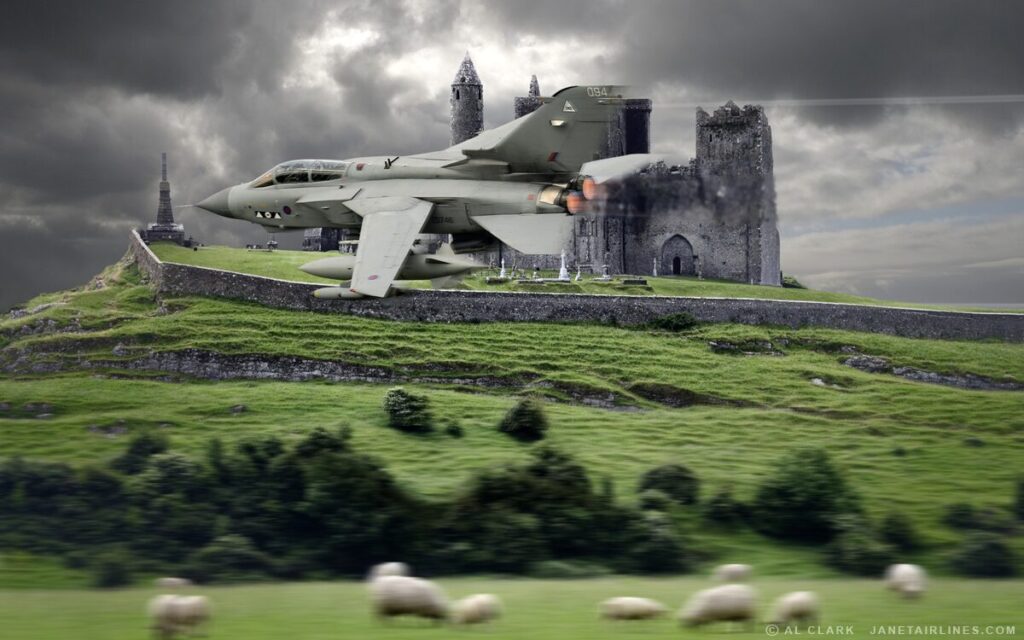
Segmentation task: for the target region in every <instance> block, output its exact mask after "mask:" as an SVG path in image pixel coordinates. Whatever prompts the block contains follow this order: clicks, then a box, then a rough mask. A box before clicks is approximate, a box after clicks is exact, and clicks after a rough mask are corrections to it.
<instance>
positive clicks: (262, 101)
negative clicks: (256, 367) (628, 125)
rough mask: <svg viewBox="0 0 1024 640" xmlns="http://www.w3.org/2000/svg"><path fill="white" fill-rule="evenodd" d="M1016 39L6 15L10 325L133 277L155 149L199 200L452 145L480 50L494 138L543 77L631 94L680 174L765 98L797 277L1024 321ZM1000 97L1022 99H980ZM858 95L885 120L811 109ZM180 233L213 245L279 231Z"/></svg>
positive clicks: (237, 10)
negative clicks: (467, 61)
mask: <svg viewBox="0 0 1024 640" xmlns="http://www.w3.org/2000/svg"><path fill="white" fill-rule="evenodd" d="M1022 25H1024V6H1022V5H1019V4H1017V3H1010V2H990V1H977V0H975V1H970V2H968V1H956V2H954V1H948V0H942V1H908V2H899V3H893V2H882V1H880V0H869V1H866V2H865V1H852V0H850V1H843V2H828V3H824V2H817V1H811V0H804V1H798V0H776V1H773V2H744V1H725V2H722V1H719V2H644V3H628V2H624V1H617V0H616V1H611V0H603V1H595V0H589V1H586V2H584V1H569V2H559V3H550V2H547V3H546V2H539V1H538V2H533V1H524V2H471V1H469V0H466V1H464V2H459V1H455V0H450V1H441V2H430V1H427V0H405V1H401V0H382V1H373V2H370V1H367V2H326V1H304V2H289V3H280V2H278V3H271V2H266V1H257V2H245V1H242V0H237V1H236V0H217V1H205V2H200V1H187V2H175V3H170V2H162V3H156V2H153V3H150V2H130V1H113V0H111V1H95V2H89V3H82V2H70V1H69V2H43V3H20V4H17V5H12V6H11V7H8V8H5V12H4V19H3V20H2V21H0V36H2V37H0V113H2V114H3V118H4V125H3V127H2V128H0V270H2V273H3V280H2V282H3V286H2V289H0V308H5V307H7V306H10V305H12V304H15V303H17V302H20V301H23V300H25V299H26V298H28V297H30V296H31V295H32V294H34V293H37V292H39V291H44V290H52V289H58V288H62V287H66V286H72V285H75V284H80V283H81V282H83V281H85V280H87V279H88V277H89V276H90V275H91V274H93V273H95V272H97V271H98V270H99V269H101V268H102V267H103V266H104V265H106V264H109V263H110V262H113V261H114V260H116V259H117V258H118V257H119V256H120V254H121V253H122V252H123V251H124V248H125V236H126V234H127V231H128V230H129V229H130V228H132V227H134V226H139V225H141V224H144V223H145V222H147V221H150V220H152V219H153V217H154V215H155V210H156V200H157V193H156V186H157V180H158V179H159V155H160V152H161V151H167V152H168V154H169V156H170V163H171V176H170V177H171V185H172V196H173V198H174V202H175V204H176V205H178V206H179V207H181V206H182V205H187V204H188V203H191V202H196V201H198V200H199V199H201V198H203V197H205V196H206V195H209V194H210V193H213V192H214V191H216V190H218V189H220V188H221V187H223V186H225V185H227V184H233V183H237V182H239V181H242V180H245V179H248V178H251V177H254V176H255V175H257V174H259V173H260V172H261V171H263V170H265V169H266V168H268V167H270V166H272V165H273V164H276V163H277V162H279V161H281V160H284V159H288V158H294V157H337V158H344V157H351V156H356V155H368V154H377V153H381V154H383V153H393V152H401V153H411V152H417V151H425V150H430V149H433V148H440V147H443V146H445V145H446V143H447V140H448V103H447V92H448V84H449V83H450V82H451V79H452V74H453V73H454V71H455V69H456V68H457V66H458V63H459V61H460V60H461V58H462V56H463V55H464V53H465V52H466V51H467V50H468V51H469V52H470V53H471V54H472V56H473V58H474V61H475V62H476V65H477V69H478V71H479V73H480V76H481V78H482V80H483V82H484V101H485V113H486V125H487V126H494V125H497V124H500V123H502V122H504V121H506V120H507V119H509V118H510V117H511V99H512V97H513V96H515V95H520V94H522V93H524V92H525V90H526V87H527V83H528V80H529V76H530V74H531V73H536V74H538V76H539V77H540V81H541V88H542V90H543V91H545V92H552V91H554V90H556V89H558V88H560V87H561V86H565V85H568V84H577V83H580V82H589V81H612V82H627V83H629V84H632V85H634V86H636V87H638V88H640V89H641V90H642V91H644V92H645V93H647V94H648V95H650V96H651V97H652V98H653V99H654V101H655V107H654V115H653V123H652V126H653V136H652V137H653V143H654V146H655V149H656V150H658V151H662V152H666V153H669V154H671V155H674V156H677V157H679V158H680V159H686V158H687V157H689V156H690V155H692V153H693V127H694V123H693V105H694V104H695V103H701V104H706V105H707V106H709V107H713V106H714V104H715V102H720V101H724V100H725V99H728V98H735V99H737V100H741V101H742V100H748V101H765V102H766V103H767V104H768V105H769V106H768V115H769V119H770V121H771V123H772V125H773V130H774V140H775V158H776V182H777V188H778V192H779V213H780V220H781V227H782V233H783V241H782V246H783V268H784V270H785V271H786V272H787V273H788V272H792V273H793V274H794V275H796V276H797V277H801V278H804V279H806V280H807V281H808V282H809V283H810V284H815V285H818V286H828V287H831V288H834V289H838V290H847V291H857V292H860V293H865V294H870V295H883V296H895V297H901V298H903V299H912V300H931V301H938V302H1016V303H1024V291H1022V288H1021V285H1020V283H1021V281H1022V279H1021V277H1020V276H1021V275H1022V272H1021V269H1022V267H1021V258H1022V253H1021V249H1020V248H1019V247H1020V246H1021V245H1024V237H1022V235H1021V234H1022V228H1021V225H1020V221H1021V219H1022V217H1024V180H1022V179H1021V177H1020V169H1019V168H1020V167H1021V166H1024V144H1022V143H1024V102H1019V101H1016V100H1014V99H1013V96H1020V95H1024V73H1022V70H1024V38H1021V37H1020V29H1021V26H1022ZM995 95H998V96H1010V98H1009V99H1008V100H1004V101H1003V102H1001V103H992V104H989V103H986V102H985V99H984V96H995ZM908 96H909V97H914V96H921V97H942V96H952V97H957V96H960V97H964V96H966V97H975V98H977V97H979V96H980V97H981V98H980V101H979V102H977V103H974V104H947V103H945V102H943V101H942V100H938V101H931V103H928V104H913V102H912V101H911V104H904V103H905V102H906V101H905V100H903V99H904V98H906V97H908ZM843 99H851V100H853V101H856V100H860V101H863V102H866V104H861V105H860V106H835V105H833V106H810V102H809V101H820V100H843ZM897 99H898V100H897ZM779 100H789V101H791V103H790V106H785V103H782V104H779V103H775V102H774V101H779ZM792 105H796V106H792ZM176 215H177V217H178V218H179V221H181V222H183V223H184V224H185V225H186V228H187V230H188V231H189V232H190V233H192V234H194V235H195V236H196V237H197V238H200V239H201V240H203V241H204V242H207V243H230V244H241V243H244V242H252V241H263V240H264V239H265V238H266V235H265V233H264V232H263V231H262V230H260V229H258V228H255V227H253V226H251V225H245V224H244V223H241V222H230V221H225V220H222V219H219V218H216V217H214V216H209V215H206V214H204V213H201V212H198V211H197V210H195V209H191V208H187V207H183V208H179V209H177V211H176ZM922 225H925V226H922ZM925 232H927V233H925ZM922 237H927V238H930V239H933V240H934V242H929V243H922V242H921V241H920V239H921V238H922ZM881 238H884V239H885V240H886V241H885V242H881V241H880V239H881ZM279 239H281V240H283V243H284V244H286V245H287V244H291V245H293V246H294V245H295V244H297V239H296V238H295V237H291V238H288V237H285V236H281V237H280V238H279ZM968 239H969V241H968ZM822 243H827V246H829V247H830V248H831V249H830V250H829V251H827V252H825V253H822V250H821V247H822ZM937 247H938V248H937ZM825 263H834V264H832V266H830V265H829V264H825ZM978 265H985V266H978ZM940 266H941V268H940Z"/></svg>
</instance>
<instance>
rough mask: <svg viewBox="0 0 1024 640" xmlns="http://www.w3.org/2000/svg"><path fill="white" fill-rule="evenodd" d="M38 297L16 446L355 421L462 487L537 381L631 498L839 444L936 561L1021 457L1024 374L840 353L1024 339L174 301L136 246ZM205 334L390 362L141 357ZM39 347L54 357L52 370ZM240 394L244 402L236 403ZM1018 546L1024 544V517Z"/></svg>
mask: <svg viewBox="0 0 1024 640" xmlns="http://www.w3.org/2000/svg"><path fill="white" fill-rule="evenodd" d="M161 251H163V250H162V249H161ZM165 255H166V254H165ZM196 255H199V256H209V255H213V254H212V253H207V252H203V251H200V252H196ZM275 255H277V254H275ZM280 255H285V254H283V253H282V254H280ZM303 257H305V254H303ZM778 291H787V292H790V291H799V290H778ZM26 308H27V309H30V310H31V312H29V313H26V314H24V315H20V316H19V317H8V318H5V319H3V320H0V367H3V368H5V369H6V370H7V371H8V373H6V374H0V375H2V376H3V377H0V403H6V404H7V405H8V407H9V408H8V409H7V410H5V411H2V412H0V433H2V436H3V437H2V438H0V457H10V456H24V457H29V458H38V459H46V460H60V461H68V462H72V463H76V464H80V463H86V462H92V461H102V460H106V459H109V458H111V457H113V456H114V455H116V454H117V453H119V452H120V451H121V450H122V449H123V448H124V446H125V442H126V441H127V439H128V437H130V435H131V434H133V433H136V432H138V431H140V430H142V429H144V428H146V427H155V428H158V429H160V430H162V431H163V432H165V433H167V434H169V436H170V438H171V441H172V443H173V446H174V447H175V449H178V450H182V451H185V452H199V451H201V450H202V448H203V447H204V446H205V444H206V442H207V441H208V439H209V438H210V437H211V436H214V435H216V436H219V437H221V438H222V439H224V440H225V441H227V442H232V441H235V440H237V439H239V438H242V437H245V436H247V435H252V434H258V433H273V434H276V435H279V436H280V437H282V438H284V439H286V440H288V441H296V440H298V439H299V438H300V437H301V436H302V435H303V434H305V433H307V432H308V431H309V430H310V429H312V428H314V427H318V426H323V427H328V428H332V429H333V428H334V427H336V426H337V425H340V424H344V425H349V426H350V427H351V428H352V429H353V434H354V436H353V442H354V445H355V447H356V448H357V449H358V450H360V451H365V452H367V453H370V454H373V455H374V456H377V457H378V458H379V459H381V460H382V461H384V462H385V463H386V465H387V466H388V468H389V469H390V470H391V471H392V472H393V473H394V474H395V475H396V476H397V478H398V480H399V482H400V483H402V484H403V485H404V486H406V487H408V488H409V489H411V490H412V491H414V492H416V493H419V494H421V495H424V496H427V497H431V498H449V497H451V496H452V495H454V493H455V492H457V491H458V490H459V488H460V487H461V486H463V485H464V484H465V483H466V482H467V481H468V480H469V478H470V477H471V475H472V474H473V473H474V472H475V471H476V470H479V469H481V468H485V467H488V466H491V465H495V464H499V463H502V462H506V461H517V460H523V459H525V458H526V456H527V451H528V446H526V445H522V444H519V443H516V442H514V441H512V440H510V439H509V438H507V437H506V436H504V435H502V434H500V433H498V432H497V431H496V429H495V425H496V424H497V423H498V421H499V419H500V418H501V416H502V415H503V413H504V412H505V411H506V410H507V409H508V408H509V407H510V406H511V405H512V404H513V403H514V401H515V397H516V396H519V395H522V394H527V393H530V394H539V395H541V396H543V397H545V398H546V399H547V402H546V411H547V413H548V416H549V418H550V421H551V423H552V428H551V431H550V435H549V437H548V439H547V441H548V442H550V443H552V444H554V445H556V446H558V447H560V448H562V449H563V450H565V451H567V452H569V453H571V454H572V455H574V456H575V457H577V458H578V459H579V460H580V461H581V462H582V463H583V464H584V465H585V466H586V467H587V469H588V470H589V471H590V473H591V475H592V476H593V477H594V478H595V479H598V478H601V477H609V478H610V479H612V480H613V481H614V484H615V487H616V490H617V493H618V495H619V496H620V498H621V499H623V500H626V501H629V502H632V501H635V493H634V490H635V486H636V482H637V478H638V477H639V475H640V474H641V473H642V472H644V471H645V470H647V469H649V468H651V467H653V466H655V465H658V464H662V463H665V462H679V463H682V464H685V465H686V466H688V467H690V468H691V469H692V470H693V471H694V472H695V473H696V474H697V476H698V477H699V479H700V480H701V483H702V491H701V493H702V495H703V496H708V495H711V494H712V493H713V492H714V491H716V490H717V489H720V488H722V487H725V486H727V485H728V486H732V487H734V489H735V492H736V495H737V497H739V498H740V499H748V498H750V497H751V496H752V495H753V492H754V489H755V487H756V485H757V483H758V482H759V481H761V480H762V479H763V478H764V477H765V476H766V475H767V474H768V473H769V472H771V471H772V470H773V469H774V468H775V462H776V461H777V460H778V459H779V458H780V456H782V455H783V454H785V453H786V452H788V451H790V450H792V449H794V448H797V447H803V446H820V447H824V448H826V449H827V450H828V451H829V452H830V453H831V455H832V457H833V459H834V460H836V462H837V463H838V464H839V465H840V466H841V467H842V468H843V470H844V471H846V472H847V474H848V475H849V478H850V480H851V482H852V484H853V485H854V487H855V488H856V490H857V491H858V492H860V493H861V494H862V496H863V499H864V503H865V506H866V508H867V510H868V512H869V514H870V515H871V516H872V517H874V518H876V519H877V518H881V517H882V516H884V515H885V514H887V513H890V512H893V511H899V512H903V513H906V514H907V515H908V516H909V517H910V518H911V519H912V521H913V522H914V524H915V525H916V526H917V527H918V528H919V529H920V531H921V532H922V535H923V536H924V538H925V542H926V543H927V544H926V546H925V548H924V549H922V550H921V551H920V552H917V553H916V554H914V555H913V556H912V559H914V560H919V561H921V562H923V563H925V564H926V565H928V566H929V567H930V568H932V569H933V570H934V571H936V572H939V573H942V572H943V571H944V570H945V567H946V563H945V557H946V554H947V553H948V551H949V549H950V547H951V546H952V545H953V544H955V543H956V542H957V541H958V540H960V538H961V536H962V533H961V532H959V531H956V530H953V529H950V528H948V527H946V526H944V525H942V524H941V523H940V519H941V517H942V515H943V513H944V511H945V508H946V506H947V505H948V504H950V503H954V502H968V503H972V504H974V505H975V506H977V507H987V508H991V509H994V510H997V511H1000V512H1002V511H1005V510H1006V508H1007V506H1008V505H1009V503H1010V501H1011V499H1012V491H1013V482H1014V480H1015V478H1016V477H1017V475H1018V474H1019V473H1020V470H1021V469H1022V468H1024V392H1021V391H973V390H965V389H960V388H953V387H948V386H942V385H937V384H927V383H923V382H915V381H910V380H906V379H902V378H899V377H897V376H894V375H888V374H877V373H865V372H862V371H859V370H857V369H854V368H851V367H849V366H846V365H844V364H843V363H842V361H843V360H844V359H845V358H847V357H849V354H851V353H862V354H869V355H874V356H881V357H885V358H888V359H889V360H890V361H891V362H892V363H894V364H896V365H904V366H912V367H918V368H921V369H926V370H929V371H935V372H940V373H949V374H973V375H978V376H984V377H987V378H991V379H994V380H999V381H1015V382H1022V381H1024V345H1021V344H1005V343H994V342H970V343H968V342H949V341H930V340H911V339H904V338H895V337H891V336H883V335H875V334H867V333H852V332H841V331H831V330H823V329H800V330H794V329H785V328H773V327H750V326H742V325H729V324H714V325H701V326H698V327H697V328H695V329H693V330H691V331H688V332H684V333H668V332H663V331H654V330H644V329H625V328H617V327H608V326H598V325H559V324H520V323H509V324H504V323H491V324H466V325H458V324H417V323H399V322H390V321H383V320H370V319H360V318H354V317H348V316H342V315H328V314H313V313H303V312H292V311H282V310H272V309H266V308H262V307H258V306H255V305H248V304H240V303H235V302H229V301H224V300H216V299H203V298H164V299H159V300H158V299H156V298H155V297H154V295H153V292H152V290H151V289H149V287H147V286H146V285H145V284H143V283H142V282H141V280H140V277H139V274H138V272H137V271H136V270H135V268H134V267H133V266H129V265H126V264H124V263H121V264H119V265H117V266H115V267H112V268H110V269H108V270H107V271H106V272H105V273H104V274H102V275H101V276H99V277H98V278H97V279H95V280H94V281H93V282H92V283H91V284H90V285H88V286H85V287H83V288H81V289H78V290H75V291H67V292H60V293H55V294H48V295H45V296H41V297H39V298H37V299H36V300H33V301H30V302H29V303H28V304H27V305H26ZM712 343H715V344H717V345H722V344H723V343H727V344H728V345H731V346H734V347H735V349H725V350H723V349H722V348H721V347H719V348H717V349H716V348H713V346H714V345H713V344H712ZM189 350H196V351H199V352H202V353H206V354H213V355H214V356H216V355H221V356H225V355H240V354H261V356H262V357H268V358H273V357H297V358H304V359H308V360H311V361H316V360H328V361H341V362H345V363H348V364H351V365H354V366H364V367H372V368H373V369H374V371H377V372H379V373H380V376H379V377H378V378H377V379H381V380H384V381H385V382H384V383H376V384H375V383H373V382H372V381H362V382H349V383H329V382H319V381H315V382H287V381H276V380H255V379H234V380H221V381H212V380H200V379H191V378H188V377H187V376H180V375H169V374H167V373H166V372H164V371H160V370H155V369H139V368H137V367H135V366H132V365H131V363H132V362H134V361H136V360H138V359H140V358H145V357H147V356H150V355H152V354H154V353H183V352H188V351H189ZM29 364H32V365H35V366H43V367H46V368H48V369H49V370H50V371H49V372H47V373H35V374H33V373H31V372H30V367H29V366H28V365H29ZM229 375H230V372H229ZM395 380H398V381H401V382H403V383H404V384H405V385H406V386H407V387H408V388H410V389H414V390H416V391H419V392H422V393H425V394H427V395H428V396H429V397H430V400H431V403H432V406H433V408H434V412H435V414H437V416H438V417H439V418H441V419H442V420H444V421H454V422H457V423H458V424H459V425H460V426H461V427H462V428H463V429H464V430H465V433H466V435H465V437H464V438H461V439H454V438H450V437H447V436H445V435H441V434H437V435H431V436H425V437H424V436H412V435H406V434H401V433H398V432H396V431H393V430H391V429H389V428H387V427H386V420H385V415H384V412H383V410H382V409H381V400H382V397H383V394H384V392H385V391H386V389H387V388H388V387H389V386H390V385H391V384H393V383H394V381H395ZM33 403H34V404H39V403H46V404H49V405H52V406H51V407H49V408H48V409H47V410H46V411H44V412H43V413H46V414H50V415H49V416H47V417H38V416H39V414H40V412H41V411H40V410H39V409H38V408H36V409H26V408H25V405H27V404H33ZM239 404H242V405H245V407H246V410H245V411H244V412H241V413H233V412H231V411H230V408H231V407H232V406H235V405H239ZM679 405H685V406H679ZM680 517H681V518H682V520H683V524H684V526H687V527H689V529H690V533H691V535H692V537H693V538H694V539H695V540H697V541H698V542H699V543H700V544H701V545H702V547H703V548H705V549H706V550H707V551H708V553H709V554H710V555H711V557H712V558H713V559H715V560H732V561H743V562H753V563H754V564H756V565H757V566H758V568H759V572H761V573H762V574H784V575H794V574H799V575H803V576H828V575H834V573H833V572H832V570H830V569H827V568H825V567H824V566H823V565H822V564H821V563H820V555H819V554H820V550H819V549H817V548H815V547H811V546H806V547H805V546H793V545H785V544H780V543H777V542H774V541H771V540H769V539H767V538H764V537H762V536H760V535H758V534H756V533H754V532H752V531H750V530H746V529H745V530H740V531H735V532H726V531H718V530H715V529H708V528H707V527H704V526H702V525H701V524H700V523H699V522H698V521H697V520H694V519H693V518H692V517H690V516H688V515H686V514H683V515H682V516H680ZM1011 544H1012V545H1013V546H1014V547H1015V548H1016V550H1017V552H1018V556H1019V557H1024V543H1022V539H1021V537H1020V536H1016V537H1012V538H1011Z"/></svg>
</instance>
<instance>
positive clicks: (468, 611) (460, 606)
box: [451, 593, 501, 624]
mask: <svg viewBox="0 0 1024 640" xmlns="http://www.w3.org/2000/svg"><path fill="white" fill-rule="evenodd" d="M500 617H501V600H499V599H498V596H495V595H492V594H490V593H477V594H474V595H471V596H466V597H465V598H463V599H462V600H459V601H458V602H456V603H455V604H453V605H452V613H451V620H452V622H454V623H455V624H481V623H484V622H490V621H491V620H497V619H498V618H500Z"/></svg>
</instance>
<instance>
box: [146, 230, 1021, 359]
mask: <svg viewBox="0 0 1024 640" xmlns="http://www.w3.org/2000/svg"><path fill="white" fill-rule="evenodd" d="M130 250H131V252H132V254H133V255H134V257H135V259H136V262H137V263H138V265H139V268H140V270H141V271H142V272H143V273H144V274H146V276H147V277H148V278H149V281H150V283H151V284H152V285H153V286H154V287H155V288H156V290H157V291H158V292H160V293H162V294H168V295H199V296H213V297H219V298H227V299H230V300H240V301H245V302H254V303H257V304H262V305H264V306H268V307H275V308H280V309H294V310H300V311H317V312H324V313H345V314H349V315H354V316H361V317H366V318H383V319H388V320H413V321H423V322H598V323H603V324H618V325H636V324H643V323H646V322H649V321H650V320H653V319H655V318H659V317H662V316H665V315H668V314H672V313H679V312H682V311H685V312H687V313H691V314H693V316H694V317H696V318H697V319H698V320H701V321H704V322H737V323H741V324H753V325H761V324H765V325H780V326H787V327H794V328H796V327H812V326H813V327H825V328H831V329H845V330H850V331H871V332H875V333H887V334H891V335H897V336H905V337H911V338H942V339H968V340H980V339H993V338H994V339H999V340H1008V341H1013V342H1024V314H1013V313H968V312H953V311H930V310H923V309H907V308H899V307H872V306H864V305H852V304H835V303H829V302H796V301H787V300H758V299H750V298H685V297H663V296H603V295H585V294H561V293H507V292H488V291H434V290H429V289H423V290H414V291H409V292H408V293H404V294H402V295H399V296H394V297H391V298H383V299H376V298H366V299H362V300H320V299H318V298H314V297H313V295H312V293H313V291H314V290H315V289H317V288H318V287H320V286H321V285H315V284H307V283H303V282H291V281H288V280H275V279H273V278H262V277H259V276H252V275H248V274H243V273H235V272H231V271H219V270H217V269H207V268H204V267H194V266H190V265H183V264H176V263H170V262H168V263H164V262H161V261H160V260H159V259H158V258H157V257H156V256H155V255H154V254H153V252H152V251H150V249H149V247H147V246H146V244H145V243H144V242H142V240H141V239H140V238H139V236H138V234H137V233H136V232H134V231H133V232H132V235H131V248H130Z"/></svg>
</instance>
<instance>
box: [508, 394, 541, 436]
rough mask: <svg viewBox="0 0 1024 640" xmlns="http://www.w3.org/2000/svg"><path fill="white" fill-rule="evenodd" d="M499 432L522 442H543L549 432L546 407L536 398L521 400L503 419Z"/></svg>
mask: <svg viewBox="0 0 1024 640" xmlns="http://www.w3.org/2000/svg"><path fill="white" fill-rule="evenodd" d="M498 430H499V431H501V432H502V433H506V434H508V435H510V436H512V437H513V438H515V439H516V440H519V441H521V442H536V441H537V440H542V439H543V438H544V434H545V432H546V431H547V430H548V419H547V416H545V415H544V406H543V405H542V404H541V401H540V400H538V399H536V398H524V399H522V400H520V401H519V402H518V403H516V405H515V406H514V407H512V408H511V409H509V410H508V413H506V414H505V417H504V418H502V419H501V422H500V423H499V424H498Z"/></svg>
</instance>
